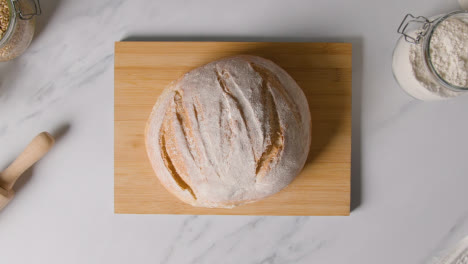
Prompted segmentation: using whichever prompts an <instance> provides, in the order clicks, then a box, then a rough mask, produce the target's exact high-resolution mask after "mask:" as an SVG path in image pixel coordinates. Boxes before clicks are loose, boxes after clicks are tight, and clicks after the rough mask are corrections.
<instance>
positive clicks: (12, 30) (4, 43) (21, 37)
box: [0, 0, 41, 61]
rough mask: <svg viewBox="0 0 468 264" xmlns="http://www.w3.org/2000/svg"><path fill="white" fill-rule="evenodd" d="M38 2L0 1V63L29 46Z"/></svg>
mask: <svg viewBox="0 0 468 264" xmlns="http://www.w3.org/2000/svg"><path fill="white" fill-rule="evenodd" d="M40 14H41V7H40V4H39V0H0V61H8V60H12V59H14V58H16V57H18V56H19V55H21V54H22V53H23V52H24V51H25V50H26V49H27V48H28V47H29V44H31V40H32V38H33V36H34V29H35V16H37V15H40Z"/></svg>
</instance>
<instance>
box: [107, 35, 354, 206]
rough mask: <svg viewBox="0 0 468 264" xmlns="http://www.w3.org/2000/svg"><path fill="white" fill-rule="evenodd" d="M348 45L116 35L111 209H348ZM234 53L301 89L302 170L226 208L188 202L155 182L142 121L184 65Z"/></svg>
mask: <svg viewBox="0 0 468 264" xmlns="http://www.w3.org/2000/svg"><path fill="white" fill-rule="evenodd" d="M351 51H352V48H351V44H347V43H263V42H262V43H260V42H117V43H116V45H115V90H114V93H115V103H114V108H115V109H114V110H115V122H114V126H115V142H114V147H115V149H114V159H115V164H114V173H115V175H114V202H115V204H114V205H115V212H116V213H128V214H210V215H349V212H350V168H351V72H352V70H351V55H352V52H351ZM236 54H253V55H258V56H262V57H265V58H268V59H270V60H272V61H274V62H276V63H277V64H278V65H280V66H281V67H283V68H284V69H285V70H286V71H287V72H288V73H289V74H290V75H291V76H292V77H293V78H294V79H295V80H296V81H297V83H298V84H299V86H301V88H302V89H303V90H304V92H305V94H306V96H307V98H308V101H309V105H310V111H311V114H312V146H311V150H310V154H309V158H308V161H307V163H306V165H305V167H304V170H303V171H302V173H301V174H300V175H299V176H298V177H297V178H296V179H295V180H294V181H293V182H292V183H291V184H290V185H289V186H288V187H286V188H285V189H284V190H282V191H281V192H279V193H277V194H275V195H273V196H271V197H268V198H266V199H265V200H262V201H259V202H256V203H252V204H247V205H243V206H239V207H236V208H234V209H207V208H196V207H192V206H190V205H187V204H184V203H182V202H180V201H179V200H177V199H176V198H175V197H173V196H172V195H171V194H170V193H169V192H168V191H166V189H164V187H163V186H162V185H161V184H160V183H159V180H158V179H157V177H156V176H155V173H154V171H153V169H152V167H151V165H150V163H149V161H148V158H147V156H146V150H145V145H144V130H145V124H146V120H147V118H148V117H149V114H150V112H151V110H152V107H153V105H154V103H155V102H156V99H157V97H158V96H159V94H160V93H161V91H162V90H163V89H164V88H165V87H166V86H167V85H168V84H169V83H170V82H171V81H173V80H175V79H177V78H178V77H179V76H181V75H182V74H184V73H185V72H187V71H189V70H191V69H193V68H196V67H198V66H201V65H203V64H206V63H208V62H210V61H213V60H216V59H220V58H223V57H226V56H231V55H236Z"/></svg>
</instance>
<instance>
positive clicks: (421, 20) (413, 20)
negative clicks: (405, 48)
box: [397, 14, 434, 44]
mask: <svg viewBox="0 0 468 264" xmlns="http://www.w3.org/2000/svg"><path fill="white" fill-rule="evenodd" d="M433 22H434V20H432V21H431V20H429V19H428V18H426V17H424V16H418V17H416V16H413V15H412V14H407V15H406V16H405V18H403V21H401V24H400V26H399V27H398V29H397V32H398V33H399V34H402V35H403V36H404V37H405V40H406V42H409V43H412V44H418V43H419V42H420V41H421V39H423V38H424V37H425V36H426V35H427V33H428V32H429V29H430V28H431V25H432V23H433ZM411 24H420V25H422V26H421V27H420V29H419V30H418V31H417V32H416V35H414V36H412V35H410V34H409V33H408V30H409V26H410V25H411Z"/></svg>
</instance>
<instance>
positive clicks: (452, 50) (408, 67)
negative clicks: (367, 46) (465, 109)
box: [393, 18, 468, 100]
mask: <svg viewBox="0 0 468 264" xmlns="http://www.w3.org/2000/svg"><path fill="white" fill-rule="evenodd" d="M413 34H414V32H413ZM402 41H404V40H402ZM421 45H422V43H420V44H417V45H415V44H410V45H402V47H401V48H400V51H399V53H398V54H396V56H395V58H394V65H393V66H394V71H395V73H396V74H398V75H401V76H399V78H397V79H398V80H399V82H400V85H401V86H402V88H403V89H405V90H406V91H407V92H408V93H409V94H410V95H412V96H414V97H416V98H418V99H420V100H441V99H447V98H451V97H455V96H458V95H461V94H462V92H456V91H452V90H450V89H448V88H445V87H443V86H441V85H439V84H438V83H437V82H436V81H435V80H434V79H433V77H432V76H431V74H430V73H429V71H428V69H427V67H426V65H425V62H424V57H423V49H422V46H421ZM430 51H431V61H432V63H433V65H434V68H435V69H436V71H437V73H438V74H439V75H440V76H441V77H443V78H444V79H445V80H446V81H447V82H449V83H451V84H453V85H456V86H461V87H467V86H468V23H467V22H466V21H463V20H460V19H458V18H449V19H447V20H445V21H443V22H441V23H440V24H439V26H438V27H437V28H436V29H435V31H434V34H433V35H432V39H431V50H430ZM408 54H409V59H408ZM408 74H410V76H408Z"/></svg>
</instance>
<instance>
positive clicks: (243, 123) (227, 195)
mask: <svg viewBox="0 0 468 264" xmlns="http://www.w3.org/2000/svg"><path fill="white" fill-rule="evenodd" d="M310 127H311V119H310V112H309V107H308V104H307V100H306V97H305V95H304V93H303V91H302V90H301V88H300V87H299V86H298V85H297V84H296V82H295V81H294V80H293V79H292V78H291V77H290V76H289V75H288V74H287V73H286V71H284V70H283V69H282V68H280V67H279V66H278V65H276V64H275V63H273V62H271V61H269V60H266V59H263V58H260V57H256V56H247V55H241V56H235V57H230V58H226V59H222V60H218V61H214V62H211V63H209V64H207V65H204V66H202V67H199V68H196V69H194V70H192V71H190V72H188V73H186V74H185V75H184V76H182V77H181V78H180V79H179V80H177V81H176V82H174V83H173V84H171V85H170V87H168V88H166V89H165V91H164V92H163V94H162V95H161V96H160V97H159V98H158V100H157V102H156V105H155V106H154V108H153V111H152V113H151V116H150V118H149V120H148V123H147V127H146V135H145V136H146V148H147V152H148V156H149V159H150V162H151V164H152V166H153V169H154V170H155V173H156V175H157V176H158V178H159V179H160V181H161V183H162V184H163V185H164V186H165V187H166V189H167V190H169V191H170V192H171V193H173V194H174V195H175V196H177V197H178V198H179V199H180V200H182V201H184V202H186V203H189V204H191V205H193V206H201V207H222V208H230V207H234V206H237V205H240V204H244V203H249V202H254V201H258V200H260V199H262V198H265V197H266V196H269V195H272V194H274V193H276V192H278V191H280V190H281V189H283V188H284V187H286V186H287V185H288V184H289V183H290V182H291V181H292V180H293V179H294V178H295V177H296V176H297V175H298V174H299V172H300V171H301V170H302V168H303V166H304V163H305V161H306V159H307V155H308V152H309V147H310V140H311V138H310V133H311V131H310Z"/></svg>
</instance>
